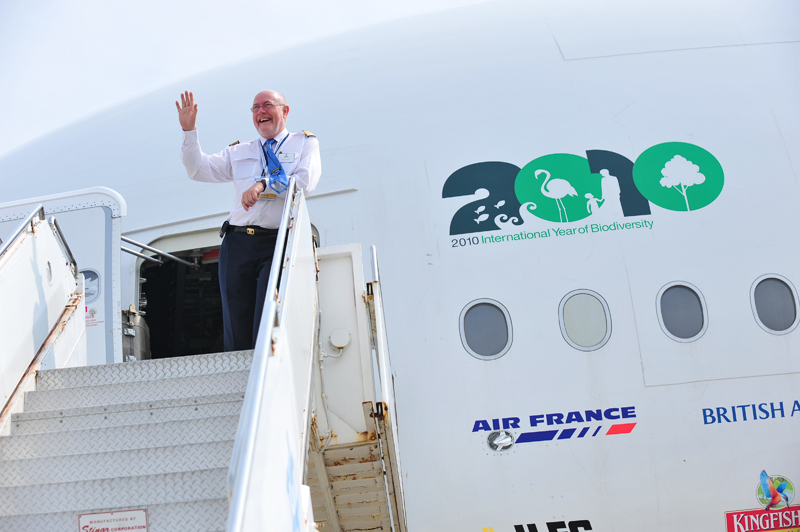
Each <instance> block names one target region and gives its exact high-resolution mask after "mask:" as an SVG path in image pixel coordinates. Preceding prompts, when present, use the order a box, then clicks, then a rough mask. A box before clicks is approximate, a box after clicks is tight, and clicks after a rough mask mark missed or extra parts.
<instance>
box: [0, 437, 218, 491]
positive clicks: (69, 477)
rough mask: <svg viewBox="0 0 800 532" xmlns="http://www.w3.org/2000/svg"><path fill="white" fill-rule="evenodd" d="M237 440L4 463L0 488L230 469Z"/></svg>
mask: <svg viewBox="0 0 800 532" xmlns="http://www.w3.org/2000/svg"><path fill="white" fill-rule="evenodd" d="M232 453H233V440H225V441H218V442H209V443H192V444H188V445H174V446H170V447H153V448H149V449H132V450H125V451H110V452H105V453H92V454H73V455H68V456H47V457H41V458H26V459H20V460H6V461H3V462H0V487H8V486H24V485H31V484H55V483H59V482H77V481H81V480H100V479H107V478H117V477H133V476H141V475H156V474H161V473H178V472H181V471H195V470H199V469H216V468H220V467H228V466H229V465H230V461H231V455H232Z"/></svg>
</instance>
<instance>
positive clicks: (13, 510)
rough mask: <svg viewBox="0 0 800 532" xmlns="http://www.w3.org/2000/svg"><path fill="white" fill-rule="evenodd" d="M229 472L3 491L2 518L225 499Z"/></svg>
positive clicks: (75, 483) (223, 470) (215, 470)
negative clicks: (3, 516)
mask: <svg viewBox="0 0 800 532" xmlns="http://www.w3.org/2000/svg"><path fill="white" fill-rule="evenodd" d="M227 473H228V469H227V468H217V469H206V470H203V471H189V472H184V473H167V474H163V475H146V476H138V477H124V478H114V479H104V480H88V481H80V482H63V483H59V484H37V485H34V486H14V487H9V488H0V515H5V516H9V515H24V514H44V513H52V512H76V511H77V512H80V513H89V512H94V511H97V509H100V508H121V507H134V508H143V507H145V506H147V505H150V504H165V503H175V502H188V501H198V500H204V499H222V498H225V497H226V477H227ZM76 523H77V520H76ZM76 528H77V527H76ZM176 530H181V529H176Z"/></svg>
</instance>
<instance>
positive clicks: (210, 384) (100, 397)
mask: <svg viewBox="0 0 800 532" xmlns="http://www.w3.org/2000/svg"><path fill="white" fill-rule="evenodd" d="M247 377H248V372H247V371H236V372H230V373H218V374H213V375H197V376H193V377H178V378H174V379H161V380H155V381H145V382H128V383H123V384H106V385H102V386H88V387H85V388H64V389H57V390H41V391H40V390H37V391H34V392H25V411H27V412H33V411H41V410H58V409H68V408H80V407H87V406H102V405H111V404H124V403H140V402H143V401H158V400H163V399H180V398H186V397H198V396H201V395H216V394H222V393H231V392H244V391H245V389H246V388H247Z"/></svg>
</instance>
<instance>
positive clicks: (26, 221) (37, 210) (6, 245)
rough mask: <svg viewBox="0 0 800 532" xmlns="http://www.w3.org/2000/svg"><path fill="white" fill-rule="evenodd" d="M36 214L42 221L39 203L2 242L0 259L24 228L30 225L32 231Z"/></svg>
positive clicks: (42, 213)
mask: <svg viewBox="0 0 800 532" xmlns="http://www.w3.org/2000/svg"><path fill="white" fill-rule="evenodd" d="M37 214H38V215H39V219H40V220H44V205H42V204H41V203H40V204H39V205H37V206H36V207H34V208H33V210H32V211H31V212H29V213H28V215H27V216H26V217H25V219H24V220H22V222H20V224H19V225H18V226H17V228H16V229H14V232H13V233H11V235H9V237H8V240H6V241H5V242H3V244H2V245H1V246H0V258H2V257H3V255H5V254H6V251H8V248H10V247H11V244H13V243H14V241H15V240H16V239H17V237H19V235H21V234H22V232H23V231H24V230H25V227H26V226H27V225H28V224H31V229H33V219H34V218H35V217H36V215H37ZM70 255H71V254H70Z"/></svg>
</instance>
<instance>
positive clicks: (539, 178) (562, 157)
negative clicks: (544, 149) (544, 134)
mask: <svg viewBox="0 0 800 532" xmlns="http://www.w3.org/2000/svg"><path fill="white" fill-rule="evenodd" d="M601 179H602V176H601V175H600V174H593V173H592V172H591V170H589V161H587V160H586V159H585V158H583V157H579V156H578V155H572V154H569V153H553V154H550V155H544V156H542V157H538V158H536V159H534V160H532V161H531V162H529V163H528V164H526V165H525V166H524V167H523V168H522V170H520V171H519V174H517V180H516V182H515V183H514V192H516V194H517V199H518V200H519V202H520V204H521V205H525V204H526V203H528V204H529V205H527V206H526V208H527V209H528V212H530V213H532V214H533V215H535V216H537V217H538V218H541V219H543V220H548V221H550V222H557V223H568V222H576V221H578V220H583V219H584V218H586V217H588V216H590V215H591V210H590V207H589V204H590V203H591V202H595V204H596V203H597V200H601V199H602V198H601V194H602V189H601V186H600V181H601Z"/></svg>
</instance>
